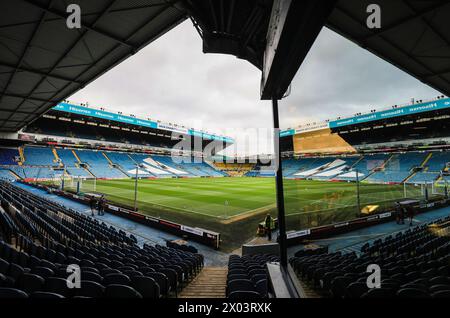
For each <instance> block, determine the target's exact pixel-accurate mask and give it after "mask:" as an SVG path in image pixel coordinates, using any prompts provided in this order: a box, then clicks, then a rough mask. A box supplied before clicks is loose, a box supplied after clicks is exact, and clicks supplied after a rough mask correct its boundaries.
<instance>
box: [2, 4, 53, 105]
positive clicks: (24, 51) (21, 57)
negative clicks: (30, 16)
mask: <svg viewBox="0 0 450 318" xmlns="http://www.w3.org/2000/svg"><path fill="white" fill-rule="evenodd" d="M52 2H53V0H50V2H49V3H48V8H50V6H51V5H52ZM46 14H47V13H46V12H43V13H42V14H41V18H40V19H39V22H38V23H37V25H36V27H35V28H34V30H33V33H31V36H30V38H29V39H28V41H27V44H26V45H25V49H24V50H23V52H22V54H21V56H20V58H19V60H18V62H17V63H16V65H15V66H14V71H13V72H12V73H11V75H10V76H9V78H8V81H7V82H6V85H5V87H4V88H3V91H2V93H1V94H0V102H1V101H2V99H3V96H4V94H5V92H6V91H7V90H8V87H9V85H10V84H11V82H12V80H13V78H14V76H15V75H16V73H17V69H18V68H19V67H20V66H21V65H22V63H23V61H24V59H25V57H26V56H27V54H28V51H29V49H30V47H31V43H32V42H33V40H34V37H35V36H36V34H37V33H38V32H39V29H40V28H41V26H42V23H43V22H44V19H45V16H46Z"/></svg>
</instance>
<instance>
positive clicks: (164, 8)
mask: <svg viewBox="0 0 450 318" xmlns="http://www.w3.org/2000/svg"><path fill="white" fill-rule="evenodd" d="M170 6H172V3H168V4H167V5H166V6H164V7H162V8H161V9H160V10H158V11H157V12H156V13H155V14H154V15H153V16H152V17H151V18H149V19H148V20H147V21H145V22H143V23H142V24H141V25H139V26H137V27H136V28H135V29H134V30H133V31H132V32H130V34H129V36H128V37H127V39H126V40H125V41H127V40H129V39H131V38H132V37H133V36H134V35H135V34H136V32H138V31H139V30H141V29H142V28H144V27H146V26H147V25H148V24H149V23H151V22H153V20H154V19H156V18H157V17H158V16H159V15H160V14H162V13H164V11H165V10H166V9H167V8H169V7H170ZM178 23H179V21H178V22H176V24H178ZM158 35H159V33H158ZM152 40H154V39H150V40H149V41H152ZM119 46H120V44H116V45H115V46H114V47H113V48H112V49H111V50H110V51H109V52H106V53H105V54H103V55H102V56H100V57H99V58H98V59H97V60H96V61H94V63H92V64H91V65H90V66H89V67H88V68H87V69H86V70H84V72H83V73H82V74H80V75H78V76H77V77H76V78H75V80H78V79H79V78H80V76H81V75H83V74H84V73H85V72H89V71H90V70H91V68H93V67H95V66H96V65H97V63H98V62H100V61H101V60H103V59H104V58H105V57H106V56H108V55H109V54H110V53H111V52H114V51H115V50H116V49H117V48H119ZM134 53H135V51H134V50H130V53H129V54H128V55H127V56H123V57H121V59H120V60H118V61H117V62H116V63H115V64H118V63H120V61H122V60H123V59H126V58H127V57H129V56H131V55H133V54H134ZM115 64H114V65H115ZM114 65H113V66H114ZM100 75H101V74H98V75H97V77H98V76H100ZM95 78H96V77H95ZM95 78H93V79H91V81H92V80H94V79H95ZM87 83H88V82H86V83H82V84H81V86H84V85H86V84H87ZM69 85H70V83H68V84H66V85H65V86H64V87H62V88H61V89H60V91H59V92H56V93H55V94H54V95H53V96H52V97H51V98H50V99H54V98H56V97H57V96H58V94H59V93H60V92H62V91H64V90H65V89H66V88H67V87H68V86H69ZM53 103H54V105H53V106H55V105H56V103H57V102H53ZM47 110H48V107H46V108H45V107H40V108H39V109H38V110H37V111H36V113H35V114H36V115H37V117H38V116H40V115H42V114H44V113H45V111H47ZM29 117H30V116H29ZM29 117H27V118H25V120H24V122H25V123H26V124H30V123H31V122H33V120H29ZM37 117H36V118H35V119H37Z"/></svg>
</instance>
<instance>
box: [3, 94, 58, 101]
mask: <svg viewBox="0 0 450 318" xmlns="http://www.w3.org/2000/svg"><path fill="white" fill-rule="evenodd" d="M3 96H5V97H14V98H21V99H24V100H25V99H29V100H33V101H36V102H43V103H52V102H53V101H51V100H48V99H43V98H38V97H30V96H24V95H19V94H14V93H10V92H6V93H5V94H3Z"/></svg>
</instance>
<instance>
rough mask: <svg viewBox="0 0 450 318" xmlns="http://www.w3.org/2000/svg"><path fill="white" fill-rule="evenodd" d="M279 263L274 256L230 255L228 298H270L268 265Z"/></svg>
mask: <svg viewBox="0 0 450 318" xmlns="http://www.w3.org/2000/svg"><path fill="white" fill-rule="evenodd" d="M268 262H279V258H278V257H277V256H274V255H266V254H262V255H258V254H257V255H247V256H242V257H241V256H238V255H230V258H229V260H228V275H227V288H226V296H227V297H228V298H232V299H240V298H268V297H269V287H268V284H269V283H268V282H269V277H268V273H267V268H266V263H268Z"/></svg>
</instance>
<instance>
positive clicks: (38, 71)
mask: <svg viewBox="0 0 450 318" xmlns="http://www.w3.org/2000/svg"><path fill="white" fill-rule="evenodd" d="M0 66H5V67H11V68H13V69H17V71H21V72H27V73H32V74H37V75H47V73H46V72H44V71H40V70H37V69H33V68H29V67H24V66H19V67H17V66H16V65H13V64H9V63H5V62H0ZM3 73H4V72H3ZM47 76H48V77H51V78H54V79H59V80H62V81H66V82H74V83H79V82H77V81H73V80H72V79H71V78H69V77H65V76H61V75H56V74H48V75H47Z"/></svg>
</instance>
